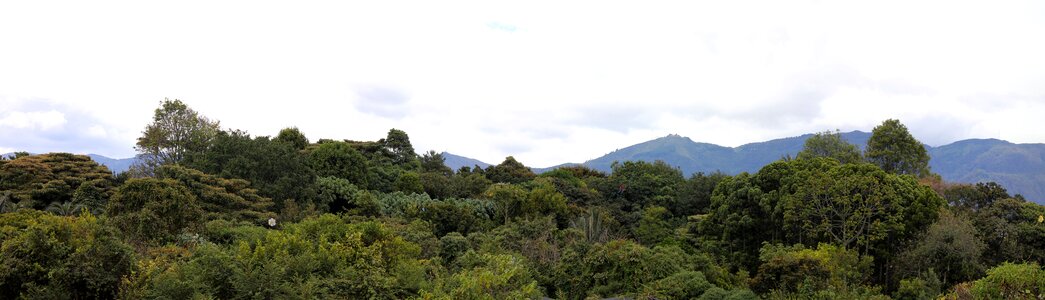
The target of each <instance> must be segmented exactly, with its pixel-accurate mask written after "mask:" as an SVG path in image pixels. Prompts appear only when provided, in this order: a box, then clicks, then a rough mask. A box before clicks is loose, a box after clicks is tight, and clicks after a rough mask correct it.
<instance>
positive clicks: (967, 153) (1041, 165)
mask: <svg viewBox="0 0 1045 300" xmlns="http://www.w3.org/2000/svg"><path fill="white" fill-rule="evenodd" d="M841 135H842V138H843V139H845V140H846V141H848V142H849V143H852V144H854V145H857V146H858V147H860V149H861V150H863V148H864V147H866V145H867V140H869V139H870V138H871V133H868V132H863V131H851V132H845V133H842V134H841ZM811 136H813V135H812V134H805V135H801V136H796V137H788V138H781V139H774V140H769V141H765V142H758V143H750V144H745V145H741V146H738V147H724V146H719V145H715V144H709V143H700V142H694V141H693V140H691V139H689V138H687V137H683V136H679V135H675V134H670V135H667V136H664V137H660V138H656V139H653V140H650V141H646V142H642V143H638V144H635V145H631V146H628V147H625V148H622V149H618V150H616V151H613V152H610V153H608V154H606V155H603V156H601V157H598V158H595V159H592V160H589V161H586V162H584V163H582V164H581V165H584V166H587V167H589V168H592V169H595V170H599V171H603V172H607V173H608V172H610V171H611V168H610V166H611V165H612V164H613V162H614V161H629V160H630V161H634V160H641V161H648V162H652V161H656V160H661V161H664V162H665V163H667V164H669V165H672V166H675V167H678V168H679V169H680V170H681V171H682V172H683V174H685V175H686V176H689V175H690V174H693V173H696V172H704V173H710V172H715V171H722V172H724V173H727V174H731V175H732V174H738V173H741V172H749V173H753V172H757V171H758V170H759V169H761V168H762V167H763V166H765V165H767V164H769V163H772V162H774V161H776V160H779V159H781V158H783V157H786V156H790V157H795V156H796V155H797V154H798V152H799V151H802V146H803V145H804V144H805V140H806V139H808V138H809V137H811ZM925 147H926V149H927V150H928V151H929V155H930V156H931V160H929V166H930V167H931V168H932V171H933V172H936V173H938V174H940V176H941V177H943V179H944V180H947V181H950V182H962V183H975V182H984V181H994V182H998V183H999V184H1001V185H1002V186H1004V187H1005V188H1006V189H1008V190H1009V193H1011V194H1021V195H1023V196H1024V197H1026V198H1027V199H1029V200H1031V201H1034V202H1037V203H1042V204H1045V144H1014V143H1010V142H1007V141H1003V140H998V139H968V140H962V141H957V142H954V143H950V144H947V145H943V146H939V147H931V146H925ZM567 165H577V164H561V165H557V166H553V167H548V168H532V169H533V170H534V172H537V173H541V172H546V171H550V170H554V169H555V168H558V167H560V166H567Z"/></svg>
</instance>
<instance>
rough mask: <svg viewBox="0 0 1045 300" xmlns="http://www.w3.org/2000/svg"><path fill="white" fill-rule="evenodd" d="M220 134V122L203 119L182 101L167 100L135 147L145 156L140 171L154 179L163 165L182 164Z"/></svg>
mask: <svg viewBox="0 0 1045 300" xmlns="http://www.w3.org/2000/svg"><path fill="white" fill-rule="evenodd" d="M218 131H219V124H218V121H211V120H210V119H208V118H207V117H204V116H203V115H200V114H199V113H197V112H196V111H195V110H192V109H191V108H189V106H188V105H185V103H183V102H181V100H178V99H174V100H170V99H163V101H161V102H160V107H159V108H157V109H156V111H155V112H154V114H153V117H152V123H150V124H149V125H146V126H145V131H142V136H141V137H139V138H138V143H137V144H136V145H135V147H134V148H135V149H136V150H138V153H140V154H142V156H141V158H142V162H141V165H139V166H138V167H139V168H137V169H138V170H139V171H142V172H144V173H145V174H144V175H151V174H152V171H153V170H154V169H155V168H156V167H158V166H160V165H164V164H170V163H179V162H181V161H182V160H184V159H185V157H186V156H187V155H188V154H189V153H193V152H199V151H202V150H204V149H206V148H207V146H208V145H209V144H210V141H211V139H213V138H214V136H215V135H217V134H218Z"/></svg>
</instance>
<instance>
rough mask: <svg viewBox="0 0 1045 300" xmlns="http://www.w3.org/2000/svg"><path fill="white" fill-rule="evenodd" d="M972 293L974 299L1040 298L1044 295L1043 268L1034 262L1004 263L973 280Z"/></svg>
mask: <svg viewBox="0 0 1045 300" xmlns="http://www.w3.org/2000/svg"><path fill="white" fill-rule="evenodd" d="M972 295H973V297H975V298H976V299H1041V298H1042V297H1043V296H1045V270H1042V269H1041V267H1039V266H1038V264H1036V263H1029V264H1013V263H1004V264H1002V265H1000V266H997V267H994V268H992V269H990V270H988V271H987V277H984V278H982V279H980V280H977V281H976V282H974V283H973V284H972Z"/></svg>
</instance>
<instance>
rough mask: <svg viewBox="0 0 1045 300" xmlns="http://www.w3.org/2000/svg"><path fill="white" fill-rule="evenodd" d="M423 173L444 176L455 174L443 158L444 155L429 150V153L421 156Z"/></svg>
mask: <svg viewBox="0 0 1045 300" xmlns="http://www.w3.org/2000/svg"><path fill="white" fill-rule="evenodd" d="M421 171H422V172H427V173H437V174H442V175H443V176H450V175H453V174H454V170H451V169H450V167H447V166H446V158H444V157H443V154H442V153H437V152H435V151H433V150H428V152H425V153H424V154H422V155H421Z"/></svg>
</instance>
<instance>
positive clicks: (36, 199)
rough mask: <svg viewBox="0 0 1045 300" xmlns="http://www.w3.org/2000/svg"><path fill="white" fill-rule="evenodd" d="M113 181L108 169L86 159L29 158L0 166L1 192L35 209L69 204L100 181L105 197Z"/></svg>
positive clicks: (56, 155) (65, 155)
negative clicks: (88, 185) (80, 190)
mask: <svg viewBox="0 0 1045 300" xmlns="http://www.w3.org/2000/svg"><path fill="white" fill-rule="evenodd" d="M112 179H113V177H112V172H110V171H109V169H108V168H106V167H105V166H102V165H99V164H98V163H96V162H94V161H93V160H91V158H90V157H87V156H86V155H74V154H69V153H49V154H41V155H29V156H22V157H19V158H16V159H13V160H11V161H8V162H7V163H5V164H3V165H0V191H11V192H12V196H11V197H12V198H14V199H15V200H16V201H15V202H19V204H20V205H22V206H25V207H33V208H36V209H43V208H44V207H46V206H47V205H48V204H50V203H53V202H57V203H62V202H67V201H71V200H72V197H73V192H74V191H76V189H77V188H79V187H80V185H81V184H84V183H87V182H92V181H100V182H101V183H102V184H99V185H100V186H101V187H103V188H104V191H105V192H106V193H108V189H109V186H110V182H111V181H112Z"/></svg>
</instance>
